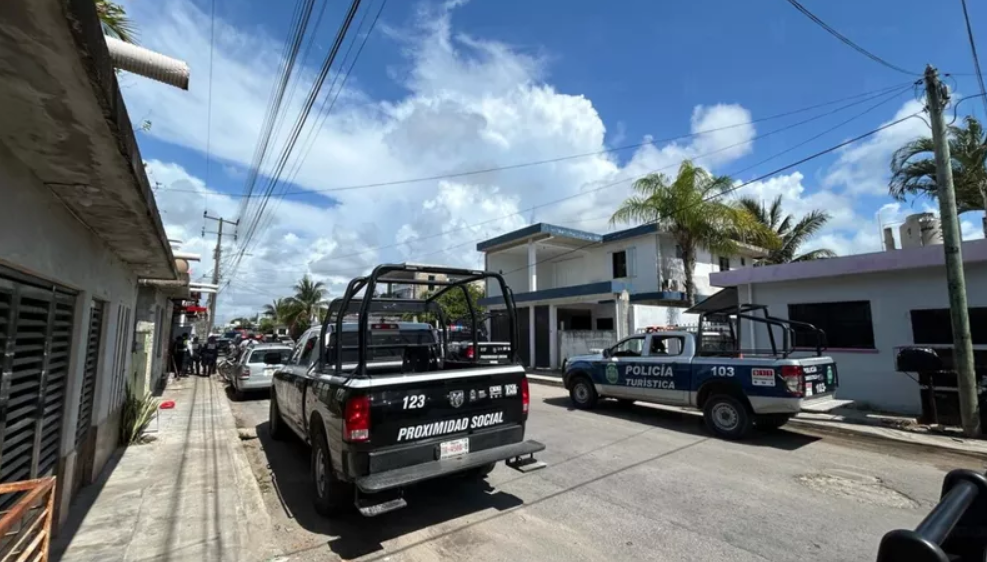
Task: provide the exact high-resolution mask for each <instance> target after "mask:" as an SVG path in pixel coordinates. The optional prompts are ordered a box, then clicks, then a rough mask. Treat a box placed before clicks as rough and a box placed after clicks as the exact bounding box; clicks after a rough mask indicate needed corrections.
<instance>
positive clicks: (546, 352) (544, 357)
mask: <svg viewBox="0 0 987 562" xmlns="http://www.w3.org/2000/svg"><path fill="white" fill-rule="evenodd" d="M534 312H535V349H534V355H535V357H534V359H535V364H534V366H535V367H545V368H547V367H551V366H552V360H551V356H552V355H551V351H552V350H551V347H552V340H551V335H550V334H551V330H550V327H549V310H548V306H547V305H543V306H536V307H534Z"/></svg>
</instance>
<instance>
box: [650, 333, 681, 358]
mask: <svg viewBox="0 0 987 562" xmlns="http://www.w3.org/2000/svg"><path fill="white" fill-rule="evenodd" d="M684 344H685V341H684V340H683V338H682V337H680V336H651V350H650V351H649V352H648V355H652V356H654V355H665V356H675V355H682V349H683V347H684Z"/></svg>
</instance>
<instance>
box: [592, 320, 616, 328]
mask: <svg viewBox="0 0 987 562" xmlns="http://www.w3.org/2000/svg"><path fill="white" fill-rule="evenodd" d="M596 329H597V330H613V318H597V319H596Z"/></svg>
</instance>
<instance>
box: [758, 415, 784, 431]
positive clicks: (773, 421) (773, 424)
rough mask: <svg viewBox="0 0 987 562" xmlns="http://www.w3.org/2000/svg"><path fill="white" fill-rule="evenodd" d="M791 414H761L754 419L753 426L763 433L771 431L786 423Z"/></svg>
mask: <svg viewBox="0 0 987 562" xmlns="http://www.w3.org/2000/svg"><path fill="white" fill-rule="evenodd" d="M790 419H792V414H763V415H760V416H756V417H755V418H754V425H756V426H757V428H758V429H762V430H764V431H772V430H775V429H778V428H779V427H781V426H783V425H785V424H786V423H788V420H790Z"/></svg>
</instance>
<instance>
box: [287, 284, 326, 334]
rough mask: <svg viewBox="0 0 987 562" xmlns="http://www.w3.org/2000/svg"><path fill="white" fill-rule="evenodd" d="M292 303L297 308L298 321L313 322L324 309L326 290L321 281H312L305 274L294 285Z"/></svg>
mask: <svg viewBox="0 0 987 562" xmlns="http://www.w3.org/2000/svg"><path fill="white" fill-rule="evenodd" d="M294 289H295V296H293V297H291V299H292V301H293V302H294V303H295V305H296V306H297V307H298V308H299V314H298V319H299V320H302V319H304V320H306V321H309V322H314V321H316V320H318V315H319V314H320V313H321V312H322V311H323V310H324V308H325V302H324V301H325V296H326V292H327V291H326V288H325V283H323V282H322V281H313V280H312V278H310V277H309V276H308V275H307V274H306V275H305V276H304V277H302V280H301V281H299V282H298V283H296V284H295V287H294Z"/></svg>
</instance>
